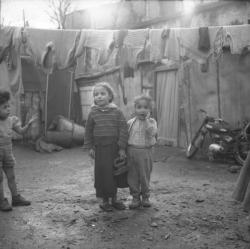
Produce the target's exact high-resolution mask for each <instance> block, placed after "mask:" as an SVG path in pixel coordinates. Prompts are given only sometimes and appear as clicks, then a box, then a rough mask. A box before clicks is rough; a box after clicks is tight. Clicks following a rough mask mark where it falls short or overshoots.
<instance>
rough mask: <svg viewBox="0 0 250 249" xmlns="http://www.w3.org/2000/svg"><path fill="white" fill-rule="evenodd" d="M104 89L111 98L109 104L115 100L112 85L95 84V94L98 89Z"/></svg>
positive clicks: (106, 83)
mask: <svg viewBox="0 0 250 249" xmlns="http://www.w3.org/2000/svg"><path fill="white" fill-rule="evenodd" d="M100 86H101V87H103V88H105V89H106V90H107V92H108V94H109V96H110V100H109V102H110V103H111V102H113V100H114V98H115V91H114V89H113V88H112V87H111V85H110V84H109V83H108V82H104V81H103V82H98V83H97V84H95V86H94V88H93V92H94V91H95V88H96V87H100Z"/></svg>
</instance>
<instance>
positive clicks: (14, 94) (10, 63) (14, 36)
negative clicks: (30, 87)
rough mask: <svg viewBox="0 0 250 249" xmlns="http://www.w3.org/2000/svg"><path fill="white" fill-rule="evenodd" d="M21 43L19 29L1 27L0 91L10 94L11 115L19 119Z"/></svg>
mask: <svg viewBox="0 0 250 249" xmlns="http://www.w3.org/2000/svg"><path fill="white" fill-rule="evenodd" d="M21 42H22V36H21V28H14V27H2V28H1V29H0V59H1V61H0V75H1V86H0V87H1V90H7V91H9V92H10V93H11V101H10V105H11V113H12V114H14V115H16V116H18V117H20V93H21V92H22V90H23V87H22V70H21V68H22V67H21V57H20V47H21Z"/></svg>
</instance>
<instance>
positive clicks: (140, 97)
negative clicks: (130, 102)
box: [134, 94, 153, 110]
mask: <svg viewBox="0 0 250 249" xmlns="http://www.w3.org/2000/svg"><path fill="white" fill-rule="evenodd" d="M141 100H145V101H146V103H147V105H148V107H149V109H150V110H152V109H153V100H152V98H151V97H150V96H148V95H145V94H142V95H139V96H137V97H135V99H134V106H135V107H136V106H137V105H138V103H139V101H141Z"/></svg>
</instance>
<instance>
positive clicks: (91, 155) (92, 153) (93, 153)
mask: <svg viewBox="0 0 250 249" xmlns="http://www.w3.org/2000/svg"><path fill="white" fill-rule="evenodd" d="M89 156H90V157H91V158H93V159H94V158H95V150H94V149H90V150H89Z"/></svg>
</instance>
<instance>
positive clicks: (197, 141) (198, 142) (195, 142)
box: [186, 132, 204, 159]
mask: <svg viewBox="0 0 250 249" xmlns="http://www.w3.org/2000/svg"><path fill="white" fill-rule="evenodd" d="M203 141H204V135H203V134H202V133H201V132H199V133H197V134H196V135H195V137H194V138H193V139H192V141H191V143H190V144H189V145H188V147H187V150H186V157H187V158H188V159H191V158H192V157H193V156H194V155H195V154H196V153H197V151H198V149H199V148H201V147H202V144H203Z"/></svg>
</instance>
